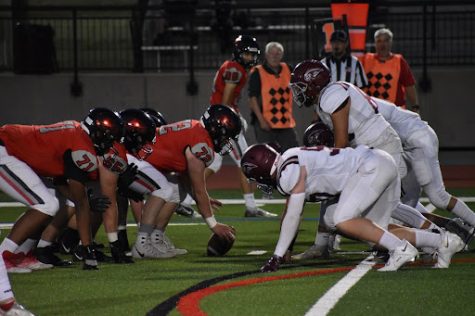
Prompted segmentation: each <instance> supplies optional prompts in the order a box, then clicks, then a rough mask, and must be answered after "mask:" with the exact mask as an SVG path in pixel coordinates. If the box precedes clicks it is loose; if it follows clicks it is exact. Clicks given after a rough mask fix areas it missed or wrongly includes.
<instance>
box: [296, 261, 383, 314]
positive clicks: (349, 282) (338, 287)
mask: <svg viewBox="0 0 475 316" xmlns="http://www.w3.org/2000/svg"><path fill="white" fill-rule="evenodd" d="M372 259H373V256H372V255H370V256H368V257H367V258H366V259H365V260H363V261H361V262H360V263H359V264H358V265H357V266H356V267H355V268H354V269H353V270H351V271H350V272H348V274H347V275H345V277H344V278H343V279H341V280H340V281H338V282H337V283H336V284H335V285H334V286H333V287H332V288H330V289H329V290H328V291H327V292H326V293H325V294H324V295H323V296H322V297H320V299H319V300H318V301H317V302H316V303H315V305H313V306H312V308H311V309H310V310H309V311H308V312H307V313H306V314H305V316H324V315H327V314H328V313H329V312H330V310H331V309H332V308H333V307H335V305H336V303H338V301H339V300H340V299H341V298H342V297H343V296H344V295H345V294H346V293H347V292H348V291H349V290H350V289H351V288H352V287H353V285H355V284H356V283H357V282H358V281H359V280H361V278H362V277H363V276H364V275H365V274H366V273H368V271H369V270H371V268H372V267H373V266H374V265H375V262H374V261H372Z"/></svg>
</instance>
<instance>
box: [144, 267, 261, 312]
mask: <svg viewBox="0 0 475 316" xmlns="http://www.w3.org/2000/svg"><path fill="white" fill-rule="evenodd" d="M259 272H260V271H259V270H254V271H244V272H238V273H233V274H228V275H223V276H220V277H217V278H213V279H209V280H204V281H202V282H200V283H198V284H196V285H193V286H191V287H189V288H187V289H186V290H184V291H182V292H180V293H178V294H176V295H173V296H172V297H170V298H169V299H167V300H166V301H163V302H162V303H160V304H158V305H157V306H155V308H153V309H152V310H151V311H149V312H148V313H147V316H162V315H168V313H170V312H171V311H172V310H174V309H175V307H176V304H177V303H178V301H179V300H180V298H182V297H183V296H185V295H187V294H190V293H192V292H195V291H199V290H202V289H205V288H207V287H210V286H211V285H215V284H217V283H219V282H222V281H226V280H231V279H236V278H239V277H242V276H245V275H251V274H256V273H259Z"/></svg>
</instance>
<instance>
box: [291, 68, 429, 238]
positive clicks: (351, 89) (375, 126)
mask: <svg viewBox="0 0 475 316" xmlns="http://www.w3.org/2000/svg"><path fill="white" fill-rule="evenodd" d="M330 77H331V74H330V71H329V70H328V68H327V67H326V66H325V65H324V64H323V63H321V62H320V61H318V60H306V61H303V62H301V63H299V64H298V65H297V66H296V67H295V69H294V71H293V72H292V76H291V80H290V87H291V89H292V93H293V97H294V102H295V103H296V104H297V105H299V106H307V107H308V106H315V112H316V113H317V114H318V117H319V118H320V119H321V120H322V121H323V122H324V123H325V124H326V125H327V126H329V127H330V128H331V129H333V133H334V136H335V144H334V147H337V148H344V147H347V146H350V145H351V146H352V147H355V146H357V145H367V146H369V147H373V148H378V149H381V150H383V151H385V152H387V153H389V154H390V155H391V156H392V157H393V159H394V160H395V162H396V165H397V166H398V167H399V175H400V176H401V177H404V176H405V175H406V172H407V170H406V164H405V163H404V160H403V159H402V154H403V148H402V144H401V140H400V139H399V137H398V135H397V133H396V131H395V130H394V129H393V128H392V127H391V125H390V124H389V123H388V122H387V121H386V120H385V119H384V117H383V116H382V115H381V114H380V113H379V112H378V108H377V105H376V103H375V102H374V100H373V99H372V98H371V97H370V96H368V95H367V94H366V93H364V92H363V91H362V90H361V89H359V88H358V87H356V86H355V85H353V84H351V83H347V82H342V81H338V82H333V83H331V82H330V81H331V80H330V79H331V78H330ZM392 216H393V217H395V218H397V219H398V220H400V221H402V222H404V223H406V224H408V225H410V226H411V227H416V228H424V229H428V228H433V227H430V225H431V224H429V226H427V225H426V224H425V223H426V221H425V218H424V217H423V216H422V215H421V214H420V213H418V212H416V211H415V210H414V209H413V208H408V207H406V206H405V205H404V204H402V203H399V204H398V206H397V207H396V209H395V211H394V212H393V214H392ZM423 225H426V226H423Z"/></svg>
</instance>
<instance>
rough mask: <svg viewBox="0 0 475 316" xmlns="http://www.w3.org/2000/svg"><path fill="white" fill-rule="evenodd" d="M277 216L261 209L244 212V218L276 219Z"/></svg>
mask: <svg viewBox="0 0 475 316" xmlns="http://www.w3.org/2000/svg"><path fill="white" fill-rule="evenodd" d="M277 216H279V215H277V214H275V213H271V212H267V211H266V210H263V209H261V208H259V207H258V208H256V209H252V210H251V209H246V211H245V212H244V217H277Z"/></svg>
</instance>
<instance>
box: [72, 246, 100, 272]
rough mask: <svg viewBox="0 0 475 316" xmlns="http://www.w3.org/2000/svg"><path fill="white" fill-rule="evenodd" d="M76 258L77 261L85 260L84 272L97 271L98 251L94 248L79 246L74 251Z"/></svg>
mask: <svg viewBox="0 0 475 316" xmlns="http://www.w3.org/2000/svg"><path fill="white" fill-rule="evenodd" d="M74 257H76V258H77V259H79V258H81V259H80V260H83V261H84V263H83V266H82V269H83V270H97V269H98V268H97V261H98V260H97V256H96V249H95V248H94V246H92V245H89V246H82V245H80V246H78V247H77V248H76V250H75V251H74Z"/></svg>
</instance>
